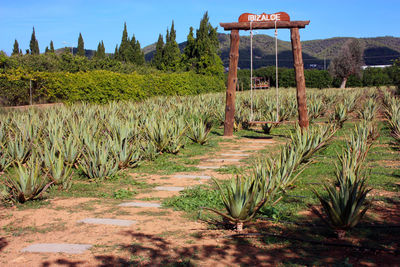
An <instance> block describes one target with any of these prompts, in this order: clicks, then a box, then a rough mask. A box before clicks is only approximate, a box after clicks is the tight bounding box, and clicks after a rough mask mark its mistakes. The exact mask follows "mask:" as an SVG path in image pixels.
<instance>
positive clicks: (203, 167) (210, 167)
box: [197, 166, 221, 170]
mask: <svg viewBox="0 0 400 267" xmlns="http://www.w3.org/2000/svg"><path fill="white" fill-rule="evenodd" d="M197 168H199V169H200V170H207V169H210V170H216V169H219V168H221V167H220V166H197Z"/></svg>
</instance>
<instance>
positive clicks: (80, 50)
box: [77, 33, 85, 57]
mask: <svg viewBox="0 0 400 267" xmlns="http://www.w3.org/2000/svg"><path fill="white" fill-rule="evenodd" d="M77 55H78V56H81V57H84V56H85V43H84V42H83V37H82V34H81V33H79V38H78V52H77Z"/></svg>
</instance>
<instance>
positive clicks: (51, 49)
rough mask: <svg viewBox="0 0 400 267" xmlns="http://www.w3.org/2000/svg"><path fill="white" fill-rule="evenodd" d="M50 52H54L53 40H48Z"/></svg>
mask: <svg viewBox="0 0 400 267" xmlns="http://www.w3.org/2000/svg"><path fill="white" fill-rule="evenodd" d="M50 52H51V53H54V52H55V50H54V44H53V41H50Z"/></svg>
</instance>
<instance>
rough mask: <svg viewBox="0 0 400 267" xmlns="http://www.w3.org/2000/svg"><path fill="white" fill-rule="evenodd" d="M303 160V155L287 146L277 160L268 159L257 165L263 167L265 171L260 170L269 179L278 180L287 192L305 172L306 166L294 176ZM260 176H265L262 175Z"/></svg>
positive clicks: (261, 160)
mask: <svg viewBox="0 0 400 267" xmlns="http://www.w3.org/2000/svg"><path fill="white" fill-rule="evenodd" d="M301 159H302V154H301V153H298V151H296V150H295V149H294V147H293V146H291V145H286V146H284V147H283V148H282V149H281V153H280V154H279V156H278V157H276V158H275V159H273V158H271V157H267V158H265V159H260V161H259V162H258V163H257V164H259V165H260V164H261V165H262V166H263V169H261V168H259V170H262V171H263V172H265V173H266V174H267V177H269V179H277V181H278V183H279V186H280V188H281V189H282V190H283V191H285V190H286V189H287V188H288V187H290V186H291V185H293V183H294V182H295V181H296V179H297V177H298V175H299V174H300V173H301V172H302V171H303V170H304V167H305V166H302V167H301V169H300V171H299V172H298V173H297V174H296V175H293V173H294V171H295V170H296V169H297V168H298V167H299V165H300V163H301ZM258 176H264V175H263V174H261V173H260V174H258Z"/></svg>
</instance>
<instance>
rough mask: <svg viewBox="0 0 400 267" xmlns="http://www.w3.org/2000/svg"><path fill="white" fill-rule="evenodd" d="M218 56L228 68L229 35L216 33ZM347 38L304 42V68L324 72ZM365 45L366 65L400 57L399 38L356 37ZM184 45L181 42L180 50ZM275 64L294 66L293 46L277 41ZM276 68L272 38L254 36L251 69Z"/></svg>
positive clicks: (245, 50) (149, 51)
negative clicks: (276, 59)
mask: <svg viewBox="0 0 400 267" xmlns="http://www.w3.org/2000/svg"><path fill="white" fill-rule="evenodd" d="M218 39H219V42H220V53H221V54H220V55H221V59H222V61H223V63H224V66H225V67H227V66H228V65H229V49H230V38H229V34H224V33H219V34H218ZM349 39H352V38H350V37H335V38H329V39H321V40H312V41H303V42H302V49H303V61H304V66H305V68H318V69H324V57H325V59H326V61H325V65H326V67H328V65H329V62H330V60H331V59H332V58H333V57H334V56H335V55H336V54H337V53H338V52H339V51H340V48H341V47H342V45H343V44H344V43H345V42H346V41H347V40H349ZM358 40H360V41H361V42H362V43H363V44H364V46H365V50H364V61H365V64H366V65H389V64H391V63H392V60H393V59H397V58H400V38H398V37H391V36H385V37H375V38H359V39H358ZM185 46H186V42H183V43H180V44H179V47H180V49H181V50H183V48H184V47H185ZM154 50H155V44H152V45H149V46H146V47H144V48H143V51H144V53H145V58H146V60H147V61H149V60H151V59H152V57H153V54H154ZM278 63H279V66H280V67H288V68H292V67H293V57H292V46H291V43H290V42H286V41H281V40H278ZM238 65H239V67H240V68H242V69H248V68H250V37H249V36H241V37H240V46H239V64H238ZM270 65H275V39H274V38H273V37H271V36H268V35H264V34H257V35H254V37H253V67H254V68H259V67H264V66H270Z"/></svg>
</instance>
